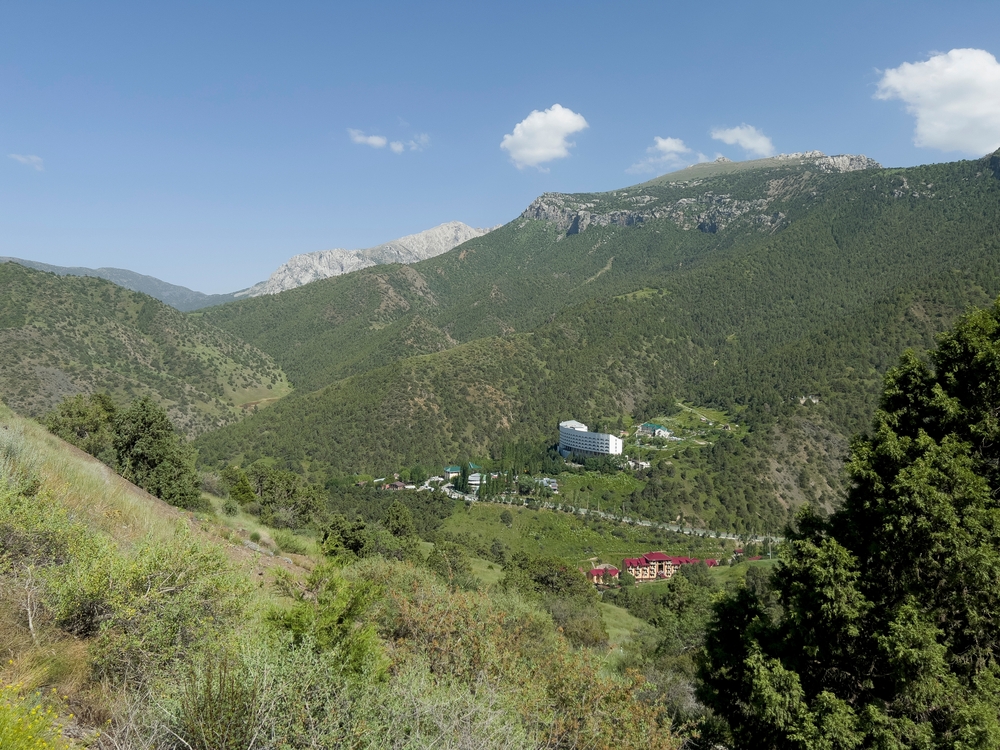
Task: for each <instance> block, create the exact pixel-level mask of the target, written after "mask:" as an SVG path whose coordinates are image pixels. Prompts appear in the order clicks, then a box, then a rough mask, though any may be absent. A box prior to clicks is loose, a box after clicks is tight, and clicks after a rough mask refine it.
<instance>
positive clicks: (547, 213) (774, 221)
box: [521, 151, 881, 237]
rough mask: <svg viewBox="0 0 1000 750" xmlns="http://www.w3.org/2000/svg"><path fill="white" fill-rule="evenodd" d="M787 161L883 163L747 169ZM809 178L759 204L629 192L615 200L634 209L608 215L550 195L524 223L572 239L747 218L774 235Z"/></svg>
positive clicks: (786, 182) (852, 158)
mask: <svg viewBox="0 0 1000 750" xmlns="http://www.w3.org/2000/svg"><path fill="white" fill-rule="evenodd" d="M784 162H789V163H790V164H791V165H795V164H797V165H802V166H806V167H810V166H815V167H816V172H855V171H858V170H861V169H876V168H881V165H880V164H879V163H878V162H877V161H875V160H874V159H870V158H868V157H867V156H864V155H853V154H842V155H839V156H827V155H826V154H824V153H823V152H822V151H804V152H800V153H794V154H779V155H777V156H773V157H768V158H767V159H760V160H757V161H756V162H744V163H743V164H747V165H748V167H750V168H757V167H759V168H774V167H782V166H785V165H784V164H783V163H784ZM712 163H713V164H715V163H730V162H729V160H728V159H726V158H725V157H720V158H719V159H717V160H716V161H715V162H712ZM738 166H739V165H738ZM808 176H809V171H808V170H806V171H805V172H802V171H800V172H798V173H791V174H790V175H789V176H788V177H785V178H781V179H775V180H771V181H769V183H768V194H767V196H766V197H761V198H756V199H741V198H734V197H733V196H731V195H728V194H724V193H715V192H713V191H711V190H708V191H706V192H704V193H702V194H701V195H696V196H691V197H686V198H680V199H675V200H670V199H666V200H664V199H661V198H657V197H655V196H652V195H645V194H638V195H629V194H628V191H627V190H626V191H623V192H622V194H621V195H619V194H618V193H613V194H612V195H613V196H615V198H616V199H617V200H618V201H619V204H620V203H622V202H624V203H628V204H631V205H632V206H634V208H612V209H610V210H604V211H602V210H601V206H600V205H599V204H598V203H597V202H594V201H587V200H580V199H578V198H577V197H575V196H572V195H564V194H562V193H544V194H543V195H542V196H540V197H538V198H536V199H535V200H533V201H532V202H531V204H530V205H529V206H528V207H527V208H526V209H525V210H524V211H523V212H522V213H521V218H522V219H540V220H542V221H547V222H549V223H551V224H554V225H555V227H556V229H557V230H558V231H559V232H561V233H564V234H565V236H567V237H568V236H571V235H574V234H580V233H581V232H584V231H586V230H587V228H588V227H591V226H602V227H606V226H623V227H628V226H634V225H636V224H642V223H644V222H647V221H652V220H655V219H669V220H670V221H672V222H673V223H674V224H676V225H677V226H678V227H680V228H681V229H684V230H691V229H698V230H699V231H702V232H709V233H715V232H720V231H722V230H723V229H725V228H726V227H727V226H728V225H730V224H732V223H733V222H734V221H736V220H737V219H741V218H743V219H745V220H746V221H749V222H750V223H751V224H753V225H754V226H756V227H757V228H758V229H760V230H761V231H774V230H775V229H776V228H777V227H778V226H779V225H780V224H781V222H782V221H783V220H784V218H785V215H784V214H783V213H781V212H780V211H773V210H770V211H769V210H768V208H769V207H770V205H771V203H772V202H774V201H775V200H777V199H779V198H780V197H783V196H784V195H786V194H787V193H788V192H790V191H795V190H801V189H802V188H803V186H804V183H805V181H806V180H807V179H808ZM708 179H710V178H708ZM703 182H705V179H694V180H690V181H686V182H685V184H686V186H687V187H688V188H695V187H698V186H699V185H701V184H702V183H703ZM640 189H642V188H641V186H640Z"/></svg>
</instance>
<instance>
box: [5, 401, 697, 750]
mask: <svg viewBox="0 0 1000 750" xmlns="http://www.w3.org/2000/svg"><path fill="white" fill-rule="evenodd" d="M10 459H12V460H10ZM25 464H30V465H31V470H30V472H29V474H30V475H31V476H32V477H34V476H37V478H38V480H39V481H38V483H37V484H35V483H34V482H29V484H31V485H32V487H31V488H29V489H23V488H22V487H20V486H16V485H18V481H19V480H18V476H17V475H18V471H19V470H21V469H23V467H24V465H25ZM0 480H2V482H3V484H2V486H0V499H2V502H0V540H2V541H3V542H4V544H5V545H6V544H7V543H13V544H14V545H15V546H14V547H12V548H8V549H9V550H10V552H11V554H10V555H9V556H8V557H7V559H5V560H4V562H5V563H6V564H5V565H2V566H0V580H2V583H3V584H4V585H3V586H0V629H2V630H0V634H2V636H3V643H4V645H5V647H6V648H7V649H8V654H9V659H8V660H6V663H5V664H3V665H0V683H11V682H18V683H20V686H21V687H22V688H24V689H28V690H30V689H32V688H34V687H40V686H52V687H54V688H56V693H55V694H54V695H53V696H52V697H51V698H49V697H46V698H44V699H43V702H45V703H48V702H52V703H54V704H56V706H57V707H58V708H59V712H60V714H62V715H63V716H66V715H68V714H69V713H70V711H73V712H74V713H76V714H77V716H78V717H79V718H78V719H76V720H74V721H72V722H71V726H70V729H71V730H72V731H71V733H69V734H71V736H73V737H83V738H84V741H83V744H81V743H77V742H75V741H71V742H68V743H66V747H72V748H78V747H82V746H84V745H90V746H95V744H94V740H95V739H96V734H95V729H96V727H100V728H101V731H102V732H103V733H104V735H105V739H103V740H101V742H102V743H104V744H106V745H107V746H109V747H116V748H127V749H129V750H132V749H133V748H140V747H143V748H145V747H168V746H173V743H174V740H176V739H180V741H181V742H182V743H183V744H182V746H187V747H213V748H214V747H221V746H222V743H220V742H215V741H213V740H212V739H211V738H212V737H213V736H214V737H218V736H219V735H218V734H216V735H210V736H209V738H208V739H206V737H205V736H204V734H203V730H205V729H208V730H218V731H220V732H221V731H226V732H227V733H229V736H231V734H232V732H233V731H241V730H243V729H246V731H245V732H244V734H245V735H250V734H253V733H260V734H259V735H258V736H268V737H271V736H273V737H274V741H275V742H276V744H280V745H281V746H282V747H297V748H306V747H340V746H346V745H350V746H352V747H358V748H359V750H360V748H366V749H370V750H375V748H381V747H391V746H395V745H397V744H398V743H399V742H400V741H405V742H409V743H416V744H417V745H419V746H424V745H425V744H427V745H428V746H429V745H431V744H440V743H441V741H442V739H444V740H446V744H447V745H448V746H462V747H493V746H500V745H502V746H503V747H507V748H511V750H515V749H518V748H523V749H524V750H528V748H538V747H552V746H574V747H579V746H583V745H585V744H593V745H595V746H602V747H603V746H611V745H612V744H614V746H616V747H621V748H623V750H631V749H633V748H634V749H635V750H638V749H639V748H644V749H645V750H649V749H650V748H654V749H656V748H660V749H662V750H667V749H668V748H674V747H676V746H678V743H677V742H675V740H674V738H673V736H672V733H671V729H670V726H669V721H666V722H665V721H663V719H665V718H666V717H661V716H660V712H658V711H657V710H655V709H654V708H653V707H651V706H648V705H646V704H644V703H643V702H642V701H641V700H640V699H639V697H638V696H639V695H640V694H641V690H640V688H641V687H642V680H641V679H639V678H637V677H635V676H633V675H624V676H622V677H621V678H613V677H608V676H605V675H604V671H605V668H606V667H609V666H610V665H611V663H610V662H609V661H608V657H607V655H606V654H605V653H604V652H603V651H602V650H593V651H592V650H589V649H574V648H571V647H570V646H569V645H568V644H567V642H566V641H565V639H563V638H562V637H560V636H559V635H558V634H557V633H556V632H555V629H554V627H553V622H552V619H551V618H550V617H549V616H548V615H547V614H545V613H544V612H542V611H541V610H539V609H538V608H537V607H536V606H535V605H534V604H532V603H531V602H529V601H527V600H524V599H522V598H520V597H519V596H518V595H516V594H513V593H511V594H504V593H501V592H466V591H458V592H456V591H452V590H450V589H449V588H448V587H447V586H446V585H445V584H444V583H442V582H440V581H438V580H437V579H436V577H435V576H434V575H432V574H430V573H429V571H427V570H425V569H422V568H417V567H414V566H412V565H408V564H405V563H398V562H392V561H386V560H381V559H370V560H362V561H360V562H358V563H355V564H353V565H350V566H348V567H347V568H343V569H331V568H325V569H324V570H323V575H322V576H319V577H318V578H317V579H315V580H312V579H310V580H308V581H307V582H305V584H304V585H306V586H309V587H319V591H320V593H319V596H318V597H317V598H315V599H314V598H311V597H310V596H309V594H310V593H313V589H312V588H309V589H308V590H305V591H303V594H304V595H303V596H302V598H301V599H300V600H298V601H299V604H298V605H294V606H296V607H297V610H298V612H299V615H301V616H296V617H293V618H290V619H288V620H282V618H281V617H280V615H276V616H270V617H263V616H262V615H264V614H267V613H268V607H269V604H271V603H274V598H275V596H274V593H273V592H274V591H275V589H274V587H271V586H268V585H266V583H264V582H263V581H262V579H261V578H259V577H258V576H256V575H253V572H252V571H251V570H249V568H248V566H237V567H236V568H234V567H233V566H232V565H228V564H226V562H225V560H224V559H221V560H220V557H219V549H218V546H217V545H212V544H205V543H204V541H203V540H199V542H200V543H197V544H192V541H193V539H194V538H196V537H203V535H204V531H203V527H204V525H205V521H204V520H201V519H199V520H198V521H197V522H193V521H195V519H192V518H190V517H188V516H186V515H184V514H179V513H177V511H176V510H175V509H171V508H168V507H166V506H163V505H162V504H158V503H157V501H155V500H154V499H152V498H148V497H146V496H144V493H141V492H137V491H136V490H135V489H134V488H129V487H128V486H127V484H126V483H124V482H121V480H117V478H115V477H113V476H109V475H107V474H106V470H105V468H104V467H103V466H101V465H100V464H98V463H97V462H96V461H94V460H93V459H90V458H89V457H87V456H85V455H83V454H80V453H79V452H77V451H75V450H73V449H72V448H71V447H69V446H67V445H66V444H64V443H61V442H60V441H58V440H56V439H54V438H53V437H52V436H50V435H47V434H46V433H45V432H44V431H43V430H42V429H41V428H40V427H39V426H38V425H35V424H32V423H29V422H27V421H26V420H23V419H21V418H18V417H15V416H14V415H13V414H12V413H11V412H9V410H7V409H6V408H5V407H0ZM11 480H13V483H11ZM25 486H26V485H25ZM64 543H68V545H69V546H68V547H67V548H66V549H67V553H66V554H63V553H60V554H58V555H56V556H54V557H52V556H46V550H47V549H50V548H51V549H56V550H58V549H59V548H60V547H59V546H60V545H62V544H64ZM44 545H50V547H45V546H44ZM94 553H100V554H94ZM225 554H227V555H229V554H235V555H237V556H239V555H244V554H248V552H247V551H246V550H245V549H244V548H242V547H235V548H229V549H228V551H227V552H226V553H225ZM206 563H211V564H212V565H213V566H214V571H215V573H213V572H212V571H207V572H208V573H209V575H207V576H206V575H205V573H206V570H205V568H204V567H198V566H204V565H205V564H206ZM241 567H242V569H241ZM189 574H190V575H189ZM258 582H260V583H259V584H258ZM39 583H41V584H43V585H41V586H39V587H38V588H33V587H34V586H35V585H36V584H39ZM76 583H80V584H83V586H84V587H85V588H83V589H82V590H81V589H77V587H76ZM285 583H286V586H285V589H287V588H288V587H289V586H290V587H291V588H292V589H296V588H298V587H300V586H302V585H303V582H301V581H295V580H290V581H286V582H285ZM192 586H194V587H196V590H195V591H193V592H192V591H189V589H190V588H191V587H192ZM324 587H326V588H324ZM22 589H23V590H24V591H30V592H32V596H33V597H35V598H33V599H28V600H25V599H23V598H19V597H20V593H19V592H21V591H22ZM108 589H110V592H109V591H108ZM254 591H256V592H258V593H257V595H256V598H255V595H254V593H253V592H254ZM220 592H221V593H222V594H224V595H225V597H226V599H227V601H226V602H221V601H220V599H219V596H218V594H219V593H220ZM109 593H110V594H111V595H110V596H109ZM192 593H193V594H195V597H194V598H193V599H192V597H191V594H192ZM78 594H79V595H78ZM199 595H200V596H199ZM355 596H357V597H358V598H357V599H353V598H352V597H355ZM88 597H93V602H94V606H95V607H97V608H98V609H97V612H96V613H97V615H99V616H100V617H101V620H102V624H101V627H99V628H96V629H93V630H90V631H87V632H81V633H77V634H76V635H69V634H68V632H67V628H71V627H72V626H73V623H74V622H75V621H76V620H75V619H73V618H76V617H81V616H82V617H85V618H86V617H90V616H92V615H93V614H94V613H92V612H91V610H90V608H88V607H87V606H86V605H87V603H88V602H89V601H91V599H89V598H88ZM67 600H68V601H67ZM269 600H270V601H269ZM317 600H318V602H320V603H321V604H322V607H323V609H322V610H318V609H317V605H316V602H317ZM26 601H27V605H28V606H29V607H31V608H32V611H33V612H34V613H35V614H36V615H44V616H43V617H38V618H37V619H35V620H34V621H33V624H29V623H31V622H32V621H30V620H29V621H26V620H25V617H24V612H23V609H22V605H24V604H25V602H26ZM63 604H69V605H70V611H71V613H72V617H71V619H69V620H66V619H61V617H62V616H61V615H60V612H62V611H63V610H61V609H59V607H60V606H61V605H63ZM347 604H349V609H348V610H347V611H344V610H343V607H344V606H345V605H347ZM184 605H190V606H184ZM220 606H225V607H227V608H226V609H224V610H223V611H220V610H219V608H220ZM285 606H293V605H292V603H291V602H288V601H286V602H285ZM338 607H339V608H341V609H338ZM49 608H54V609H49ZM310 613H312V615H313V616H312V617H311V616H310ZM610 615H613V616H614V619H615V620H616V621H617V620H621V619H622V616H621V613H615V612H611V613H610ZM340 616H343V617H344V618H345V621H346V622H349V623H351V625H349V626H348V627H346V628H344V627H342V626H341V622H342V621H341V620H339V619H335V617H340ZM279 620H281V621H282V622H286V623H290V626H291V627H297V626H299V625H302V626H304V627H306V628H307V632H309V633H311V634H312V635H313V640H310V641H307V644H308V645H306V646H304V647H301V648H298V647H296V646H295V645H294V643H293V642H292V639H290V638H287V637H286V638H283V637H280V636H279V637H272V636H275V635H278V632H276V631H274V630H271V629H269V628H279V627H280V625H278V624H277V623H278V621H279ZM331 621H333V622H335V623H336V627H334V628H330V627H328V625H329V623H330V622H331ZM618 625H619V626H618V628H617V629H616V637H618V638H624V637H627V636H628V634H629V632H631V631H630V628H631V627H633V626H635V627H637V624H636V623H630V622H625V623H624V624H622V623H619V624H618ZM313 626H314V627H313ZM310 627H312V628H313V629H312V630H311V631H310V630H308V629H309V628H310ZM32 628H33V630H32ZM174 630H176V631H177V632H176V633H174V632H173V631H174ZM175 636H176V637H175ZM316 636H319V637H320V639H317V638H316ZM152 646H156V648H151V647H152ZM161 646H162V648H161ZM338 649H339V650H338ZM352 649H353V650H352ZM356 649H364V650H365V653H366V654H368V656H364V655H362V654H361V653H360V652H359V651H357V650H356ZM390 661H391V664H392V669H391V670H389V669H387V667H388V665H389V662H390ZM122 668H127V669H126V671H125V672H122V671H121V669H122ZM483 674H489V675H491V676H492V677H493V679H491V680H490V681H489V683H488V684H487V683H484V682H483V679H482V675H483ZM209 675H212V676H213V677H211V678H210V677H209ZM234 675H239V680H238V681H237V683H236V684H231V683H229V682H225V681H224V680H225V679H226V677H227V676H228V677H232V676H234ZM216 678H218V679H220V680H223V682H220V683H216V684H225V685H227V686H229V687H227V688H226V689H229V690H231V691H232V693H235V694H236V697H237V699H234V700H232V701H228V700H219V699H218V696H217V694H216V692H215V691H214V690H213V688H212V687H211V686H212V684H213V683H212V682H211V679H216ZM303 695H308V696H309V702H308V705H306V704H303V701H302V696H303ZM580 695H587V696H592V697H594V700H595V701H597V702H599V703H600V704H601V705H602V706H605V707H609V709H608V712H607V714H604V713H601V712H593V711H592V710H591V709H590V708H589V706H588V705H587V704H586V703H585V702H581V701H580V700H579V696H580ZM62 696H66V697H65V698H64V697H62ZM261 699H263V700H261ZM456 707H458V708H457V709H456ZM3 710H4V707H3V706H0V718H3V716H2V711H3ZM456 710H458V711H460V714H461V717H462V720H461V721H459V722H456V721H454V720H453V718H454V717H453V714H454V713H455V712H456ZM623 717H624V718H623ZM227 722H228V723H227ZM223 724H225V726H222V725H223ZM623 726H625V727H627V730H625V731H623V730H622V727H623ZM241 739H245V738H241ZM240 746H241V747H247V746H252V741H244V742H242V744H240Z"/></svg>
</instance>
